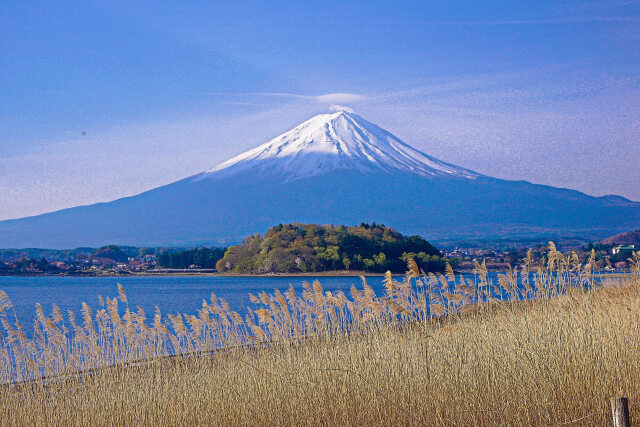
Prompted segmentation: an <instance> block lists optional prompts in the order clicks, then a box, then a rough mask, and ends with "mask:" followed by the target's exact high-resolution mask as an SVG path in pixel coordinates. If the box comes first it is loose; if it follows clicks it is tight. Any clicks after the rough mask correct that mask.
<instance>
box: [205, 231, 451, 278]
mask: <svg viewBox="0 0 640 427" xmlns="http://www.w3.org/2000/svg"><path fill="white" fill-rule="evenodd" d="M409 257H411V258H414V259H415V260H416V262H417V263H418V265H419V266H420V267H421V268H423V269H424V270H425V271H443V270H444V266H445V261H444V260H443V259H442V255H441V253H440V251H439V250H438V249H436V248H435V247H433V246H432V245H431V244H430V243H429V242H427V241H426V240H425V239H423V238H422V237H420V236H404V235H402V234H401V233H399V232H397V231H396V230H394V229H393V228H391V227H386V226H384V225H378V224H376V223H373V224H365V223H361V224H360V225H359V226H353V227H345V226H343V225H339V226H337V225H316V224H298V223H294V224H279V225H276V226H275V227H271V228H270V229H269V230H268V231H267V233H266V234H265V235H264V237H263V236H261V235H260V234H254V235H252V236H249V237H247V238H245V239H244V240H243V242H242V243H241V244H240V245H237V246H231V247H230V248H229V249H227V251H226V253H225V254H224V257H223V258H222V259H220V261H218V263H217V269H218V271H222V272H235V273H254V274H265V273H307V272H318V271H332V270H363V271H367V272H385V271H387V270H390V271H392V272H394V273H401V272H404V271H405V270H406V265H407V259H408V258H409Z"/></svg>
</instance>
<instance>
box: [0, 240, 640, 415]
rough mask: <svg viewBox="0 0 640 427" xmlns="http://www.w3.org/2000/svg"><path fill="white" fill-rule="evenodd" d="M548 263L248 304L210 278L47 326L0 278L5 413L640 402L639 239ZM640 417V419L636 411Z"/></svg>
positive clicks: (56, 318)
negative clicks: (169, 300)
mask: <svg viewBox="0 0 640 427" xmlns="http://www.w3.org/2000/svg"><path fill="white" fill-rule="evenodd" d="M593 263H594V259H591V260H589V261H587V263H586V264H581V263H580V262H579V261H578V259H577V257H574V256H568V257H567V256H564V255H563V254H561V253H560V252H558V251H556V250H555V247H553V246H551V252H550V253H549V262H548V263H547V265H546V266H545V267H539V268H537V269H536V271H534V272H531V271H528V269H524V270H523V271H515V270H514V271H509V272H507V273H505V274H501V275H500V276H499V279H498V283H493V282H491V281H490V280H488V276H487V272H486V268H485V267H484V265H482V264H478V265H477V266H476V273H477V274H476V280H466V279H463V278H462V277H456V276H455V274H454V272H453V271H452V270H451V269H447V271H446V274H445V275H432V274H429V275H424V274H423V273H421V272H419V271H418V269H417V267H416V266H415V265H412V264H410V265H409V271H408V272H407V275H406V277H405V279H404V280H403V281H396V280H394V279H393V278H392V277H391V276H390V275H387V276H386V277H385V281H384V295H381V296H378V295H376V294H375V292H374V291H373V289H372V288H371V287H370V286H369V285H368V284H367V283H366V281H364V280H363V285H362V288H361V289H355V288H354V289H352V290H351V293H350V297H348V296H347V295H345V294H344V293H342V292H326V291H324V290H323V289H322V286H321V284H320V283H319V282H314V283H311V284H309V283H305V284H304V285H303V290H302V292H299V293H298V292H297V291H296V290H295V289H293V288H290V289H288V290H287V291H286V292H284V293H281V292H279V291H275V292H274V293H273V294H268V293H265V292H262V293H260V294H258V295H257V296H256V295H251V301H252V302H253V304H254V307H253V308H251V309H247V311H246V313H245V314H244V316H243V315H241V314H239V313H237V312H235V311H233V310H231V308H230V307H229V304H228V303H227V301H225V300H224V299H223V298H218V297H216V296H215V295H213V294H212V296H211V299H210V300H209V301H203V304H202V307H201V308H200V309H199V310H198V311H197V315H190V314H176V315H167V316H166V318H165V317H164V316H163V315H162V313H161V312H160V310H159V309H156V313H155V315H154V317H153V319H152V321H151V322H150V323H148V322H147V317H146V313H145V312H144V310H142V308H140V307H137V308H135V309H133V308H132V307H130V306H129V301H128V299H127V296H126V293H125V290H124V289H123V288H122V287H121V286H120V287H119V288H118V297H117V298H113V299H111V298H106V300H104V299H101V301H102V302H103V303H102V304H101V305H100V306H99V307H97V308H96V309H93V308H91V307H90V306H88V305H87V304H83V305H82V310H81V313H80V316H76V315H75V314H74V313H72V312H69V313H67V315H66V316H63V315H62V312H61V311H60V309H59V308H57V307H56V306H54V308H53V312H52V313H51V315H47V314H45V312H44V310H43V309H42V307H41V306H39V305H38V306H37V307H36V316H35V319H34V326H33V334H31V335H28V334H27V333H26V332H25V328H24V327H23V326H22V325H21V324H20V323H19V322H18V319H16V318H15V313H13V310H12V306H11V302H10V299H9V297H8V296H7V295H6V294H5V293H4V292H0V322H1V323H2V328H3V330H4V332H3V334H2V335H1V343H0V381H1V382H2V383H3V384H2V385H1V386H0V401H1V402H2V404H1V405H0V419H1V420H3V423H6V424H26V423H29V424H45V423H50V422H51V421H52V420H54V421H55V422H57V423H61V424H62V423H64V424H89V423H92V424H103V425H106V424H115V423H118V424H121V423H134V422H135V423H141V424H157V423H162V424H169V423H171V424H177V423H180V424H186V423H189V424H195V423H210V424H308V425H316V424H352V425H353V424H356V425H359V424H376V425H391V424H393V425H395V424H403V425H410V424H411V425H413V424H417V423H420V424H428V425H495V424H503V425H504V424H508V425H558V424H563V423H575V424H576V425H585V424H587V425H601V424H603V423H606V421H607V419H608V418H607V417H608V414H607V411H608V406H607V405H608V402H609V398H610V397H611V396H614V395H625V396H627V397H629V398H630V400H631V402H632V408H631V409H632V416H635V417H640V413H638V411H637V406H638V404H639V403H640V253H637V254H635V258H634V260H633V268H634V271H633V273H632V274H631V275H629V276H627V277H625V278H620V279H615V280H614V279H612V280H611V281H610V282H608V283H604V282H600V281H598V280H595V279H594V276H593V274H592V268H593ZM637 419H640V418H637Z"/></svg>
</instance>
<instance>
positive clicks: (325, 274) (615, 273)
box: [0, 270, 631, 278]
mask: <svg viewBox="0 0 640 427" xmlns="http://www.w3.org/2000/svg"><path fill="white" fill-rule="evenodd" d="M489 272H491V273H506V271H505V270H489ZM630 272H631V270H621V271H599V272H595V274H596V275H598V276H600V275H605V276H608V277H615V276H625V275H627V274H629V273H630ZM455 274H456V275H458V274H463V275H468V274H473V272H471V271H456V272H455ZM392 275H393V276H403V275H404V273H392ZM361 276H368V277H371V276H373V277H384V273H368V272H365V271H318V272H310V273H271V274H248V273H243V274H239V273H237V274H235V273H213V272H198V271H193V272H190V271H172V272H153V271H144V272H136V273H133V272H129V273H126V274H46V273H38V274H3V273H0V277H96V278H100V277H103V278H108V277H113V278H121V277H248V278H251V277H361Z"/></svg>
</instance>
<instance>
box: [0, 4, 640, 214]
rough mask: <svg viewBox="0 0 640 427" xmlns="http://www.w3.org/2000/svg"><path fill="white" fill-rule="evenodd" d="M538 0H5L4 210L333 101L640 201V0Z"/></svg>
mask: <svg viewBox="0 0 640 427" xmlns="http://www.w3.org/2000/svg"><path fill="white" fill-rule="evenodd" d="M187 3H188V4H187ZM530 3H532V2H477V1H470V2H441V1H438V2H435V1H434V2H399V1H396V2H371V1H366V2H330V1H323V2H214V1H203V2H159V1H158V2H144V3H143V2H135V1H122V2H120V1H110V2H99V3H98V2H96V3H95V4H94V3H93V2H90V1H57V2H49V1H43V2H37V1H32V2H3V3H2V5H1V6H0V8H1V9H0V10H1V14H2V15H1V17H0V18H1V22H2V24H1V25H0V201H2V203H0V219H7V218H16V217H21V216H25V215H33V214H38V213H42V212H47V211H51V210H55V209H60V208H64V207H69V206H74V205H78V204H88V203H94V202H99V201H106V200H111V199H114V198H118V197H122V196H127V195H132V194H136V193H139V192H141V191H144V190H146V189H149V188H152V187H155V186H158V185H162V184H166V183H169V182H172V181H174V180H177V179H180V178H183V177H185V176H189V175H192V174H194V173H197V172H199V171H201V170H203V169H208V168H210V167H212V166H214V165H215V164H217V163H219V162H221V161H223V160H226V159H227V158H228V157H231V156H232V155H236V154H239V153H240V152H242V151H245V150H247V149H249V148H251V147H253V146H256V145H258V144H260V143H262V142H264V141H266V140H267V139H270V138H272V137H274V136H276V135H277V134H279V133H281V132H284V131H286V130H288V129H289V128H291V127H292V126H294V125H296V124H298V123H299V122H300V121H302V120H304V119H307V118H309V117H310V116H312V115H314V114H316V113H320V112H325V111H327V110H328V109H330V108H331V105H333V104H340V105H346V106H348V107H350V108H352V109H354V110H355V111H356V112H357V113H358V114H360V115H362V116H363V117H365V118H366V119H368V120H370V121H372V122H374V123H377V124H378V125H380V126H382V127H384V128H386V129H388V130H389V131H391V132H393V133H394V134H396V135H397V136H398V137H400V138H401V139H403V140H404V141H405V142H407V143H409V144H411V145H413V146H414V147H416V148H418V149H420V150H422V151H425V152H426V153H428V154H431V155H433V156H436V157H438V158H440V159H442V160H444V161H447V162H451V163H455V164H458V165H460V166H464V167H467V168H470V169H473V170H476V171H478V172H481V173H484V174H488V175H493V176H496V177H500V178H506V179H526V180H529V181H532V182H537V183H544V184H550V185H556V186H562V187H570V188H575V189H578V190H581V191H584V192H586V193H588V194H593V195H604V194H611V193H615V194H621V195H623V196H626V197H629V198H631V199H634V200H640V167H639V165H640V84H639V83H640V49H639V48H638V46H639V45H640V2H637V1H619V2H617V1H587V2H577V1H570V2H535V5H532V4H530ZM83 133H84V134H83Z"/></svg>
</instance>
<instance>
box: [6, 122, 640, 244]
mask: <svg viewBox="0 0 640 427" xmlns="http://www.w3.org/2000/svg"><path fill="white" fill-rule="evenodd" d="M362 221H365V222H367V221H368V222H370V221H375V222H378V223H384V224H386V225H390V226H393V227H395V228H397V229H398V230H400V231H402V232H404V233H415V234H420V235H422V236H424V237H426V238H428V239H432V240H438V239H449V240H450V239H472V238H473V239H478V238H520V237H527V238H537V237H540V238H543V237H545V238H546V237H553V236H558V235H563V236H580V237H587V238H593V239H597V238H602V237H606V236H609V235H612V234H615V233H618V232H622V231H627V230H630V229H635V228H638V226H640V203H638V202H632V201H630V200H627V199H625V198H623V197H620V196H604V197H592V196H589V195H586V194H584V193H581V192H578V191H575V190H569V189H562V188H555V187H551V186H546V185H536V184H531V183H529V182H526V181H507V180H501V179H496V178H492V177H489V176H485V175H482V174H479V173H476V172H473V171H471V170H468V169H465V168H461V167H458V166H455V165H453V164H449V163H445V162H442V161H440V160H438V159H436V158H434V157H431V156H429V155H427V154H424V153H422V152H420V151H418V150H416V149H414V148H412V147H411V146H409V145H408V144H406V143H404V142H402V141H401V140H400V139H398V138H397V137H395V136H394V135H392V134H391V133H389V132H387V131H385V130H384V129H382V128H380V127H378V126H376V125H375V124H373V123H370V122H368V121H367V120H365V119H363V118H361V117H360V116H358V115H356V114H353V113H350V112H346V111H339V112H335V113H330V114H320V115H318V116H315V117H313V118H311V119H310V120H307V121H306V122H304V123H302V124H300V125H299V126H297V127H295V128H293V129H291V130H290V131H288V132H286V133H284V134H282V135H280V136H278V137H276V138H274V139H272V140H270V141H268V142H267V143H265V144H263V145H260V146H259V147H256V148H254V149H252V150H250V151H247V152H245V153H243V154H240V155H239V156H236V157H234V158H232V159H230V160H228V161H226V162H224V163H221V164H220V165H218V166H216V167H214V168H212V169H210V170H207V171H204V172H201V173H199V174H196V175H194V176H191V177H188V178H185V179H183V180H181V181H178V182H174V183H172V184H169V185H165V186H163V187H159V188H155V189H153V190H149V191H146V192H144V193H141V194H138V195H136V196H132V197H126V198H122V199H118V200H115V201H112V202H109V203H99V204H94V205H89V206H80V207H75V208H70V209H64V210H60V211H56V212H52V213H48V214H44V215H38V216H33V217H27V218H21V219H15V220H7V221H0V247H5V248H6V247H46V248H73V247H78V246H100V245H104V244H109V243H117V244H126V245H135V246H188V245H204V244H230V243H237V242H238V241H240V240H241V239H242V238H243V237H244V236H247V235H249V234H253V233H256V232H264V231H265V230H266V229H267V228H268V227H270V226H272V225H274V224H278V223H289V222H308V223H322V224H324V223H333V224H357V223H360V222H362Z"/></svg>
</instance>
